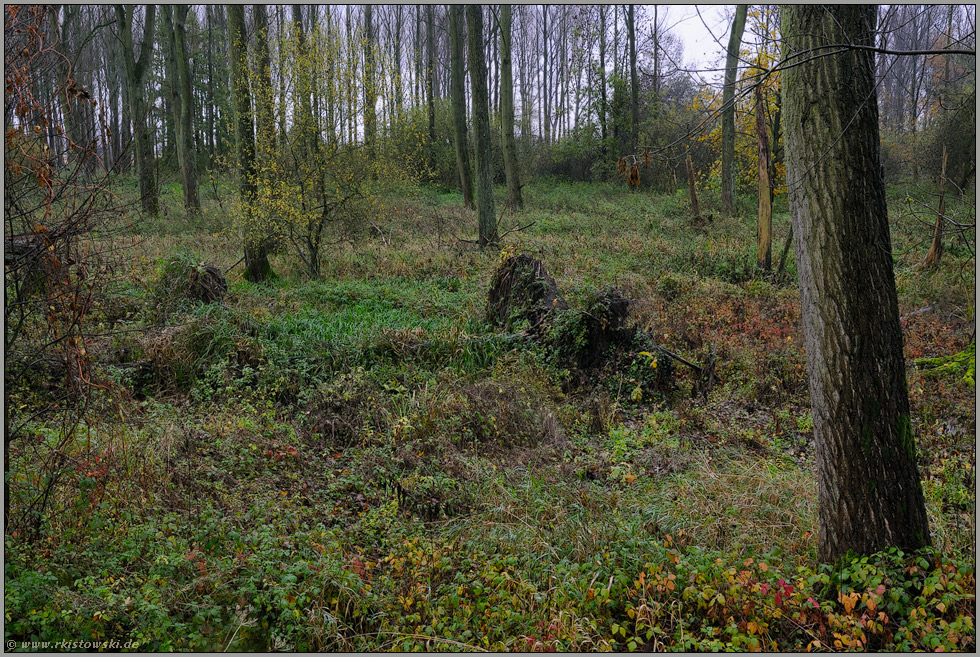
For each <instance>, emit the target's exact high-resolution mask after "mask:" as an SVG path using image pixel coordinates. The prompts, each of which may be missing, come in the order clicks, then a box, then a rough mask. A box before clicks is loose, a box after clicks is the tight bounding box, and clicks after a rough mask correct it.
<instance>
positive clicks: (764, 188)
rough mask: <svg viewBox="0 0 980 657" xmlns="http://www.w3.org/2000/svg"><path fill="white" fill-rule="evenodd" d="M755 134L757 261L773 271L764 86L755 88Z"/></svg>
mask: <svg viewBox="0 0 980 657" xmlns="http://www.w3.org/2000/svg"><path fill="white" fill-rule="evenodd" d="M755 132H756V136H757V138H758V142H759V225H758V229H757V231H756V237H757V245H756V260H757V262H758V263H759V268H760V269H763V270H765V271H771V270H772V196H771V194H770V185H769V133H768V131H767V130H766V113H765V111H764V109H763V104H762V85H759V86H757V87H756V88H755Z"/></svg>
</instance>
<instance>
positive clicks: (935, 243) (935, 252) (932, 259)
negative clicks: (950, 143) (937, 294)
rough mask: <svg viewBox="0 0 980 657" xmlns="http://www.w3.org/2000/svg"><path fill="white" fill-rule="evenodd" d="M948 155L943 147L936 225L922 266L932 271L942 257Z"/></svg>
mask: <svg viewBox="0 0 980 657" xmlns="http://www.w3.org/2000/svg"><path fill="white" fill-rule="evenodd" d="M948 156H949V153H947V152H946V146H945V145H944V146H943V169H942V173H941V174H940V176H939V205H938V207H937V209H936V225H935V226H934V227H933V229H932V244H931V245H929V252H928V253H927V254H926V259H925V260H924V261H923V262H922V266H923V267H926V268H929V269H932V268H935V267H938V266H939V260H940V259H941V258H942V257H943V226H944V224H945V222H946V159H947V157H948Z"/></svg>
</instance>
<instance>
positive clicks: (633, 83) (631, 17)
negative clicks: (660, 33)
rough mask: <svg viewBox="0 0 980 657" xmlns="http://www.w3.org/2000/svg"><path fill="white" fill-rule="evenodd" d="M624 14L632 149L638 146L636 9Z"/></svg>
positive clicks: (632, 8) (630, 6) (638, 89)
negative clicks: (627, 40)
mask: <svg viewBox="0 0 980 657" xmlns="http://www.w3.org/2000/svg"><path fill="white" fill-rule="evenodd" d="M628 9H629V11H628V13H627V14H626V17H627V20H626V30H627V34H628V37H629V48H630V101H631V102H630V104H631V106H632V107H631V108H630V110H631V111H630V119H631V120H630V140H631V141H632V142H633V143H632V147H633V148H634V149H636V148H639V144H640V82H639V78H638V77H637V75H636V13H635V11H636V9H635V6H634V5H629V8H628Z"/></svg>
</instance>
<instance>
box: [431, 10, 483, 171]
mask: <svg viewBox="0 0 980 657" xmlns="http://www.w3.org/2000/svg"><path fill="white" fill-rule="evenodd" d="M435 13H436V12H435V7H433V6H432V5H426V6H425V50H426V64H425V94H426V101H427V103H428V112H429V169H430V170H434V169H435V147H436V99H435V86H434V85H435V69H436V19H435ZM480 40H481V41H482V40H483V39H480ZM485 82H486V80H484V83H485Z"/></svg>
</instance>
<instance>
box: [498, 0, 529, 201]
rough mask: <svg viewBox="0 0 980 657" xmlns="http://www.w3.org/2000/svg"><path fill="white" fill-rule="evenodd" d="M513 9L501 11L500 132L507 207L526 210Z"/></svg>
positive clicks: (507, 7)
mask: <svg viewBox="0 0 980 657" xmlns="http://www.w3.org/2000/svg"><path fill="white" fill-rule="evenodd" d="M510 59H511V6H510V5H501V7H500V132H501V138H502V141H503V150H504V176H505V177H506V178H507V204H508V205H510V207H511V209H512V210H520V209H521V208H523V207H524V198H523V196H522V195H521V179H520V171H519V169H518V165H517V142H516V140H515V139H514V75H513V71H512V70H511V61H510Z"/></svg>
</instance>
